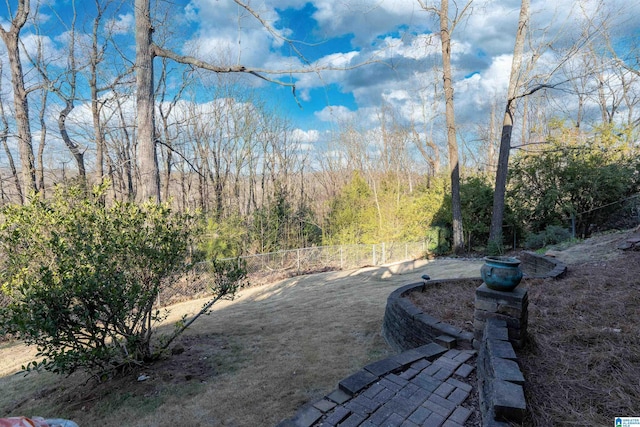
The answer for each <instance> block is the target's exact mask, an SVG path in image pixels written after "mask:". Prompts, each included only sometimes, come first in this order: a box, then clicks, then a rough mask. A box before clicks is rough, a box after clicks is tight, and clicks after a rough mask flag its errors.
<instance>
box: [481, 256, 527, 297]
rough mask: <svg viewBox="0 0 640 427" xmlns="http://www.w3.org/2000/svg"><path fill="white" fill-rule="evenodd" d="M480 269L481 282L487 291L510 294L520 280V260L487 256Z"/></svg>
mask: <svg viewBox="0 0 640 427" xmlns="http://www.w3.org/2000/svg"><path fill="white" fill-rule="evenodd" d="M484 261H485V264H484V265H483V266H482V268H481V269H480V275H481V276H482V280H483V281H484V283H486V284H487V287H488V288H489V289H493V290H495V291H505V292H511V291H513V290H514V289H515V288H516V286H518V284H519V283H520V281H521V280H522V271H521V270H520V267H519V265H520V260H519V259H517V258H513V257H507V256H488V257H485V258H484Z"/></svg>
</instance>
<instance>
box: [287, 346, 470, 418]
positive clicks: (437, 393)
mask: <svg viewBox="0 0 640 427" xmlns="http://www.w3.org/2000/svg"><path fill="white" fill-rule="evenodd" d="M475 354H476V352H475V351H474V350H455V349H451V350H447V349H446V348H444V347H442V346H440V345H438V344H427V345H425V346H422V347H419V348H416V349H413V350H409V351H406V352H404V353H401V354H398V355H395V356H392V357H390V358H387V359H384V360H381V361H378V362H375V363H372V364H370V365H367V366H365V367H364V368H363V369H362V370H360V371H358V372H356V373H355V374H353V375H351V376H350V377H348V378H345V379H344V380H342V381H341V382H340V384H339V387H338V389H336V390H334V391H333V392H331V393H329V394H328V395H327V396H325V397H324V398H323V399H321V400H319V401H317V402H314V403H312V404H308V405H305V406H304V407H302V408H301V409H300V410H299V411H298V412H297V414H296V415H295V416H294V417H293V418H291V419H290V420H286V421H283V422H282V423H280V424H279V425H278V427H294V426H295V427H311V426H315V427H329V426H340V427H356V426H362V427H374V426H388V427H395V426H402V427H416V426H428V427H432V426H434V427H440V426H443V427H457V426H464V425H465V422H466V421H467V420H468V419H469V418H470V417H471V415H472V414H473V412H474V404H473V402H472V401H471V399H469V396H470V394H471V393H472V391H473V390H474V386H475V385H474V384H473V383H472V382H471V381H470V380H469V375H470V374H471V373H472V372H473V371H474V369H475V358H474V356H475Z"/></svg>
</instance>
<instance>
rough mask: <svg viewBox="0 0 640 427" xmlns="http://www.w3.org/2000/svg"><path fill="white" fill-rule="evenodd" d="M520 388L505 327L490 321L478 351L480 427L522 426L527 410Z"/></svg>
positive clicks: (522, 378) (502, 324)
mask: <svg viewBox="0 0 640 427" xmlns="http://www.w3.org/2000/svg"><path fill="white" fill-rule="evenodd" d="M523 387H524V376H523V375H522V372H521V371H520V366H519V365H518V358H517V356H516V353H515V351H514V350H513V346H512V345H511V343H510V342H509V341H508V332H507V324H506V322H505V321H503V320H498V319H495V318H490V319H488V320H487V321H486V323H485V331H484V335H483V339H482V341H481V344H480V349H479V351H478V389H479V398H480V410H481V412H482V419H483V425H484V426H491V427H502V426H504V427H507V426H510V425H513V424H517V425H521V424H522V420H523V418H524V415H525V413H526V410H527V404H526V400H525V397H524V389H523Z"/></svg>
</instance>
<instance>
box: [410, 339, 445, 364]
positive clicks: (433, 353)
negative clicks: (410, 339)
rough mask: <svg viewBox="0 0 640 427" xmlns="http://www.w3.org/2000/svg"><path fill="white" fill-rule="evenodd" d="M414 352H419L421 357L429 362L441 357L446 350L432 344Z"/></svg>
mask: <svg viewBox="0 0 640 427" xmlns="http://www.w3.org/2000/svg"><path fill="white" fill-rule="evenodd" d="M415 350H416V351H418V352H420V354H422V357H424V358H425V359H427V360H431V361H433V360H435V359H436V358H438V357H440V356H441V355H443V354H444V353H446V352H447V349H446V348H444V347H443V346H441V345H439V344H436V343H433V342H432V343H429V344H425V345H423V346H420V347H418V348H416V349H415Z"/></svg>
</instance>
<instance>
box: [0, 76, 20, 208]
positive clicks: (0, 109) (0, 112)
mask: <svg viewBox="0 0 640 427" xmlns="http://www.w3.org/2000/svg"><path fill="white" fill-rule="evenodd" d="M1 74H2V64H0V75H1ZM1 88H2V82H1V81H0V93H2V90H1ZM0 120H2V134H1V135H2V136H1V139H2V146H3V147H4V151H5V153H6V155H7V160H8V161H9V168H10V170H11V176H12V177H13V182H14V184H15V186H16V191H17V193H18V198H19V200H20V203H24V196H23V194H22V186H21V185H20V177H19V176H18V171H17V169H16V165H15V162H14V161H13V155H12V154H11V150H10V149H9V144H7V139H8V137H9V122H8V120H7V116H6V115H5V113H4V103H3V102H2V99H0Z"/></svg>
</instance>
